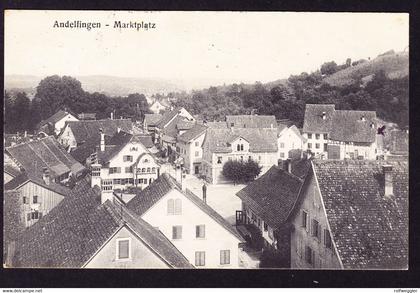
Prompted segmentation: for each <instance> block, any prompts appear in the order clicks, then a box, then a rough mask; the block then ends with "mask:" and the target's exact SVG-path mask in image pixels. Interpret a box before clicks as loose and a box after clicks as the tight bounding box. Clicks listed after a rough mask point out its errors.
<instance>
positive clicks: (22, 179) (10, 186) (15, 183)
mask: <svg viewBox="0 0 420 293" xmlns="http://www.w3.org/2000/svg"><path fill="white" fill-rule="evenodd" d="M41 176H42V175H39V176H36V175H33V174H30V173H26V172H23V173H22V174H20V175H18V176H17V177H15V178H13V179H12V180H10V181H9V182H7V183H6V184H5V185H4V189H5V190H15V189H16V188H18V187H19V186H21V185H23V184H25V183H26V182H29V181H30V182H33V183H35V184H37V185H39V186H42V187H44V188H46V189H48V190H51V191H54V192H56V193H58V194H61V195H63V196H66V195H68V194H69V193H70V191H71V189H70V188H69V187H66V186H64V185H62V184H59V183H55V182H54V181H53V180H50V183H49V184H46V183H45V182H44V180H42V177H41Z"/></svg>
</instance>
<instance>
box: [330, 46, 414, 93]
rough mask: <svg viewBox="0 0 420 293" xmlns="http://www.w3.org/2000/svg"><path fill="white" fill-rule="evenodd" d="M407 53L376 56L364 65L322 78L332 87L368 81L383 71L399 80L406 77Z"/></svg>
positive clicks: (391, 77) (389, 76)
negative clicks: (360, 80) (362, 80)
mask: <svg viewBox="0 0 420 293" xmlns="http://www.w3.org/2000/svg"><path fill="white" fill-rule="evenodd" d="M408 63H409V60H408V52H400V53H395V54H390V55H384V56H378V57H376V58H375V59H373V60H370V61H367V62H365V63H361V64H358V65H356V66H351V67H349V68H346V69H344V70H340V71H338V72H336V73H334V74H332V75H330V76H327V77H326V78H324V82H326V83H328V84H329V85H332V86H345V85H349V84H352V83H353V82H355V81H356V80H358V79H363V78H365V80H369V77H371V76H373V74H375V73H376V72H378V71H380V70H384V71H385V73H386V75H387V77H388V78H390V79H395V78H401V77H404V76H407V75H408V70H409V68H408Z"/></svg>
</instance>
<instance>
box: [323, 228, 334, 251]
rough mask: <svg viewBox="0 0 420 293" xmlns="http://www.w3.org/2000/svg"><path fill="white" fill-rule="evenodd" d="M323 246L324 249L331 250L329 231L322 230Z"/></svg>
mask: <svg viewBox="0 0 420 293" xmlns="http://www.w3.org/2000/svg"><path fill="white" fill-rule="evenodd" d="M324 244H325V247H326V248H332V241H331V235H330V231H328V230H326V229H325V230H324Z"/></svg>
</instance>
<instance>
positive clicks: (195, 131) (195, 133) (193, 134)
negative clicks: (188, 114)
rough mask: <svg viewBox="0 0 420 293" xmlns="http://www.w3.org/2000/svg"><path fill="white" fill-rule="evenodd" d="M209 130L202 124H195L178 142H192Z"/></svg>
mask: <svg viewBox="0 0 420 293" xmlns="http://www.w3.org/2000/svg"><path fill="white" fill-rule="evenodd" d="M206 130H207V127H206V126H204V125H202V124H195V125H194V126H193V127H192V128H191V129H189V130H187V131H186V132H184V133H183V134H181V135H180V136H178V140H180V141H183V142H190V141H191V140H193V139H196V138H197V137H199V136H200V135H201V134H203V133H204V132H205V131H206Z"/></svg>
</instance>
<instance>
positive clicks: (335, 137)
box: [302, 104, 377, 160]
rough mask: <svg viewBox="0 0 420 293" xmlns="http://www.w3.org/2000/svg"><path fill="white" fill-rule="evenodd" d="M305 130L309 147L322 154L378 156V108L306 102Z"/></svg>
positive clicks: (335, 157)
mask: <svg viewBox="0 0 420 293" xmlns="http://www.w3.org/2000/svg"><path fill="white" fill-rule="evenodd" d="M302 132H303V136H304V137H305V138H306V139H307V145H306V146H307V149H308V150H310V151H311V152H312V153H313V154H314V155H315V156H316V157H318V158H324V159H326V158H328V159H339V160H343V159H368V160H374V159H376V156H377V144H376V134H377V122H376V112H374V111H355V110H335V106H334V105H324V104H306V108H305V118H304V124H303V131H302Z"/></svg>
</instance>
